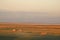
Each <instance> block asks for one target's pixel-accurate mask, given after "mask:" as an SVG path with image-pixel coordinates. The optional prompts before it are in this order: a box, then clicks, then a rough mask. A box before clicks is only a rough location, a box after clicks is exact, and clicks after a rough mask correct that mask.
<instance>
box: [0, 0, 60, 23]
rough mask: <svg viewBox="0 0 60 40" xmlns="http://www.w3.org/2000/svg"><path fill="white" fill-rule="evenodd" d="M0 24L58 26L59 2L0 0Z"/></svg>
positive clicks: (53, 0) (59, 18) (46, 0)
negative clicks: (15, 23)
mask: <svg viewBox="0 0 60 40" xmlns="http://www.w3.org/2000/svg"><path fill="white" fill-rule="evenodd" d="M0 22H36V23H55V24H60V0H0Z"/></svg>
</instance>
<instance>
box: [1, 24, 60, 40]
mask: <svg viewBox="0 0 60 40" xmlns="http://www.w3.org/2000/svg"><path fill="white" fill-rule="evenodd" d="M0 40H60V25H36V24H15V23H0Z"/></svg>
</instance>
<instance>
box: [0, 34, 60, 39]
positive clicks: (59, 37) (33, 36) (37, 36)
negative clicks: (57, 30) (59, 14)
mask: <svg viewBox="0 0 60 40" xmlns="http://www.w3.org/2000/svg"><path fill="white" fill-rule="evenodd" d="M0 40H60V36H51V35H46V36H41V35H32V36H30V37H25V36H20V35H19V36H18V37H17V36H0Z"/></svg>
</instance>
